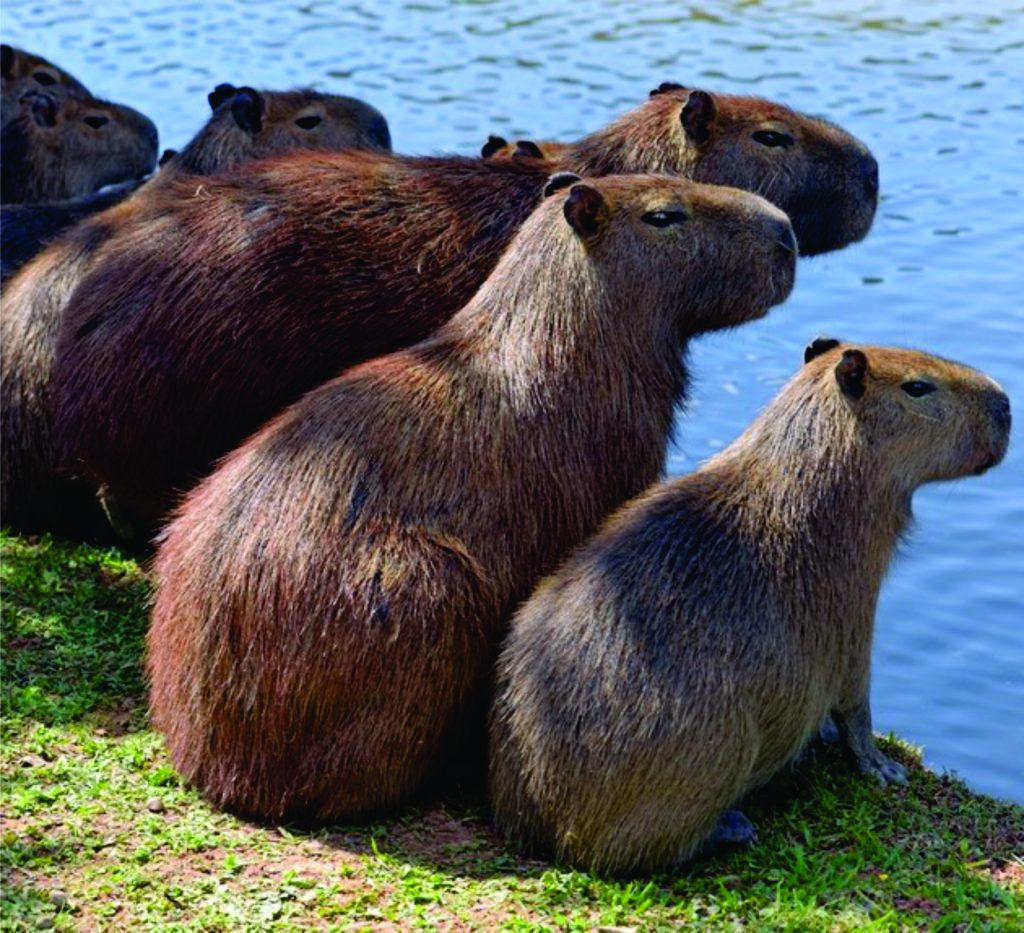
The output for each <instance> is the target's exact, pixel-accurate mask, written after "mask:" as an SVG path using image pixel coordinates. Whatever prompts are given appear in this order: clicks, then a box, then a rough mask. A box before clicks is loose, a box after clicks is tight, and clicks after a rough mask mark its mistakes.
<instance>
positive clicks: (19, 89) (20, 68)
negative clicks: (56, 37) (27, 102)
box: [0, 43, 92, 126]
mask: <svg viewBox="0 0 1024 933" xmlns="http://www.w3.org/2000/svg"><path fill="white" fill-rule="evenodd" d="M26 91H48V92H50V93H52V94H55V95H58V94H71V95H74V96H76V97H92V93H91V92H90V91H89V89H88V88H87V87H86V86H85V85H84V84H82V82H81V81H79V80H78V79H77V78H75V77H72V76H71V75H69V74H68V73H67V72H66V71H64V70H63V69H61V68H58V67H57V66H56V65H54V64H53V63H52V62H48V61H47V60H46V59H45V58H42V57H40V56H39V55H33V54H32V53H31V52H26V51H25V50H24V49H18V48H15V47H14V46H11V45H7V43H4V44H2V45H0V97H2V100H0V111H2V115H0V126H3V125H6V123H7V121H8V119H11V118H13V117H15V116H17V114H18V101H19V100H21V97H22V95H23V94H24V93H25V92H26Z"/></svg>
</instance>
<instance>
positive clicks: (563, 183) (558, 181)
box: [544, 172, 581, 198]
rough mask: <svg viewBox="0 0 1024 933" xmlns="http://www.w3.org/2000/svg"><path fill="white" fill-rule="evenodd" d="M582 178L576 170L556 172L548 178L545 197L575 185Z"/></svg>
mask: <svg viewBox="0 0 1024 933" xmlns="http://www.w3.org/2000/svg"><path fill="white" fill-rule="evenodd" d="M580 180H581V179H580V176H579V175H577V174H576V173H575V172H555V174H554V175H552V176H551V177H550V178H549V179H548V183H547V184H546V185H545V186H544V197H546V198H547V197H550V196H551V195H553V194H554V193H555V192H556V191H561V190H562V189H563V188H568V187H569V185H574V184H576V182H578V181H580Z"/></svg>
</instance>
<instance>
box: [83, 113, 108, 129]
mask: <svg viewBox="0 0 1024 933" xmlns="http://www.w3.org/2000/svg"><path fill="white" fill-rule="evenodd" d="M84 119H85V122H86V123H88V124H89V126H91V127H92V128H93V129H94V130H98V129H99V128H100V127H101V126H106V125H107V124H108V123H109V122H110V117H99V116H92V117H85V118H84Z"/></svg>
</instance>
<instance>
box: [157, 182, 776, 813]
mask: <svg viewBox="0 0 1024 933" xmlns="http://www.w3.org/2000/svg"><path fill="white" fill-rule="evenodd" d="M658 210H672V211H679V212H685V214H686V215H688V219H687V220H685V221H681V222H679V223H676V224H672V225H670V226H666V227H664V228H661V229H658V228H655V227H654V226H651V225H650V224H649V223H647V222H645V221H644V220H643V217H644V215H645V214H646V213H647V212H650V211H658ZM570 224H571V226H570ZM789 236H790V228H789V224H788V222H787V220H786V218H785V215H784V214H782V213H781V211H779V210H778V209H777V208H774V207H772V206H771V205H769V204H768V203H767V202H766V201H764V200H762V199H760V198H757V197H755V196H754V195H751V194H747V193H744V192H739V191H732V190H727V189H722V188H711V187H706V186H701V185H694V184H693V183H691V182H687V181H682V180H678V179H668V178H663V177H653V176H628V177H612V178H604V179H596V180H592V181H589V182H588V183H587V184H585V185H584V184H576V185H574V186H573V187H572V188H571V189H569V190H565V189H563V190H560V191H558V192H556V193H554V194H552V195H551V196H550V197H549V198H548V199H547V200H546V201H545V202H543V204H542V206H541V207H540V208H539V209H538V210H537V211H536V212H535V213H534V215H533V216H532V217H531V218H530V219H529V221H528V222H527V223H526V224H525V226H524V228H523V229H522V231H521V232H520V234H519V235H518V237H517V238H516V239H515V241H514V242H513V244H512V245H511V247H510V248H509V250H508V252H507V253H506V254H505V256H504V257H503V258H502V260H501V262H500V263H499V264H498V267H497V268H496V269H495V271H494V273H493V274H492V275H491V276H490V278H489V279H488V281H487V282H486V283H485V284H484V285H483V286H482V287H481V289H480V290H479V292H478V293H477V294H476V295H475V296H474V298H473V299H472V300H471V301H470V302H469V303H468V304H467V305H466V307H465V308H463V309H462V310H461V311H460V312H459V313H458V314H456V315H455V316H454V317H453V318H452V319H451V321H450V322H448V323H447V324H446V325H444V327H442V328H441V329H440V330H439V331H438V332H437V334H436V335H435V336H434V337H432V338H431V339H428V340H426V341H424V342H422V343H420V344H417V345H416V346H414V347H412V348H410V349H407V350H403V351H399V352H397V353H394V354H391V355H389V356H385V357H381V358H379V359H376V360H373V361H371V362H368V363H365V364H363V365H362V366H358V367H355V368H353V369H351V370H350V371H349V372H348V373H346V374H345V375H343V376H341V377H339V378H337V379H334V380H332V381H330V382H328V383H326V384H325V385H323V386H321V387H320V388H318V389H316V390H314V391H313V392H310V393H309V394H308V395H306V396H305V397H304V398H303V399H301V400H300V401H299V402H297V403H296V404H295V405H293V406H291V407H290V408H289V409H287V410H286V411H285V412H283V413H282V414H281V415H280V416H279V417H278V418H276V419H275V420H273V421H272V422H271V423H270V424H269V425H267V426H266V427H264V428H263V429H262V430H261V431H260V432H259V433H258V434H256V435H255V436H254V437H253V438H251V439H250V440H248V441H247V442H246V443H245V444H244V445H243V446H242V447H241V448H239V449H238V450H237V451H235V452H234V453H232V454H231V455H229V456H228V457H227V458H226V460H225V461H224V462H223V463H222V464H221V466H220V467H219V468H218V469H217V470H216V472H214V473H213V474H212V475H211V476H210V477H208V478H207V479H206V480H205V481H204V482H202V483H201V484H200V485H199V486H198V487H197V488H196V489H195V490H194V491H193V492H192V493H191V494H190V495H189V496H188V497H187V499H186V500H185V503H184V505H183V506H182V509H181V511H180V513H179V515H178V517H177V518H176V520H175V521H174V522H173V523H172V524H171V525H170V527H169V530H168V531H167V533H166V538H165V540H164V542H163V544H162V546H161V548H160V550H159V552H158V555H157V558H156V565H155V569H156V576H157V590H156V598H155V605H154V611H153V625H152V629H151V633H150V638H149V673H150V676H151V681H152V694H151V704H152V711H153V717H154V722H155V723H156V724H157V725H158V727H159V728H160V729H162V730H163V731H164V732H165V734H166V737H167V742H168V746H169V748H170V753H171V757H172V759H173V761H174V763H175V766H176V767H177V768H178V769H179V770H180V771H181V773H182V774H183V775H184V776H185V777H186V778H187V779H188V780H189V781H192V782H194V783H195V785H196V786H197V787H199V788H200V789H201V790H202V791H203V793H204V794H205V795H206V796H207V797H208V798H209V799H210V800H211V801H212V802H213V803H214V804H216V805H217V806H220V807H224V808H227V809H230V810H233V811H237V812H240V813H243V814H247V815H250V816H256V817H260V818H264V819H269V820H279V819H289V820H290V819H299V820H329V819H339V818H347V817H351V816H357V815H360V814H364V813H368V812H371V811H376V810H380V809H382V808H386V807H391V806H395V805H397V804H399V803H401V802H402V801H404V800H406V799H407V798H408V797H409V796H410V794H412V793H413V792H414V791H415V790H416V789H417V787H419V786H420V785H421V784H422V782H423V781H424V779H425V778H426V777H427V776H428V775H429V774H431V772H433V771H434V769H435V768H436V767H437V765H438V762H439V759H440V758H441V756H442V755H443V752H444V749H445V748H446V747H447V746H448V743H449V741H451V740H453V739H455V738H456V736H457V735H458V734H459V733H460V732H461V733H463V735H462V736H460V738H463V739H464V738H466V735H465V733H467V732H469V733H473V730H472V729H468V728H467V729H462V728H460V727H461V726H463V725H464V724H465V723H466V722H467V720H468V721H472V720H473V719H474V717H478V718H479V720H481V721H480V729H479V732H480V733H482V732H483V728H482V713H483V708H485V704H483V703H482V702H481V701H482V699H483V697H482V693H481V691H482V690H484V689H486V683H487V678H488V672H489V669H490V665H491V663H492V661H493V658H494V651H495V648H496V646H497V644H498V639H499V638H500V636H501V633H502V630H503V627H504V624H505V621H506V619H507V618H508V615H509V613H510V612H511V610H512V608H513V607H514V605H515V604H516V603H517V602H518V601H519V600H521V599H522V598H524V597H525V596H526V595H527V593H528V592H529V591H530V588H531V587H532V585H533V583H534V581H535V579H536V578H537V576H538V575H539V574H541V573H543V572H544V571H546V570H549V569H551V568H552V567H553V566H554V565H555V563H556V562H557V561H558V560H559V559H560V558H561V557H562V556H563V555H564V553H565V552H566V550H567V549H568V548H570V547H572V546H573V545H575V544H576V543H578V542H579V541H580V540H582V538H583V537H584V536H585V535H586V534H588V533H589V532H591V531H592V530H593V529H594V528H596V526H597V523H598V522H599V521H600V519H601V517H602V516H603V515H604V514H605V513H606V512H607V511H608V510H609V509H611V508H613V507H614V506H616V505H617V504H618V503H620V502H622V501H623V500H624V499H625V498H627V497H628V496H630V495H632V494H635V493H636V492H637V491H638V490H639V489H641V488H642V487H643V486H644V485H645V484H647V483H648V482H650V481H651V480H652V479H654V478H655V477H656V476H657V475H658V473H659V471H660V470H661V468H662V463H663V459H664V450H665V442H666V438H667V436H668V433H669V430H670V427H671V424H672V414H673V408H674V405H675V403H676V402H677V400H678V399H679V397H680V394H681V392H682V390H683V386H684V383H685V378H684V369H683V363H682V357H681V350H682V349H683V347H684V346H685V344H686V342H687V339H688V338H689V337H691V336H693V335H694V334H697V333H700V332H703V331H707V330H713V329H717V328H720V327H728V326H732V325H736V324H740V323H742V322H743V321H745V320H749V319H751V318H755V317H759V316H760V315H761V314H763V313H764V312H765V310H766V309H767V307H768V306H770V305H772V304H774V303H776V302H778V301H781V300H782V299H784V298H785V296H786V295H787V293H788V292H789V290H790V288H791V286H792V282H793V274H794V265H795V263H794V260H795V256H794V252H793V251H792V242H791V241H788V242H787V237H789ZM473 734H474V735H475V733H473ZM479 738H482V735H481V736H479V737H478V743H479Z"/></svg>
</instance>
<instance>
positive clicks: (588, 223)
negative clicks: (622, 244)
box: [562, 185, 608, 240]
mask: <svg viewBox="0 0 1024 933" xmlns="http://www.w3.org/2000/svg"><path fill="white" fill-rule="evenodd" d="M562 211H563V212H564V213H565V219H566V220H568V221H569V226H570V227H572V228H573V230H575V231H576V233H577V234H579V236H581V237H582V238H583V239H584V240H589V239H590V238H591V237H594V236H596V235H597V234H598V233H600V231H601V228H602V227H603V226H604V225H605V222H606V221H607V217H608V205H607V204H605V200H604V196H603V195H602V194H601V192H600V191H598V190H597V188H591V187H590V185H575V186H574V187H573V189H572V190H571V191H570V192H569V197H567V198H566V199H565V204H564V206H563V207H562Z"/></svg>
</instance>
